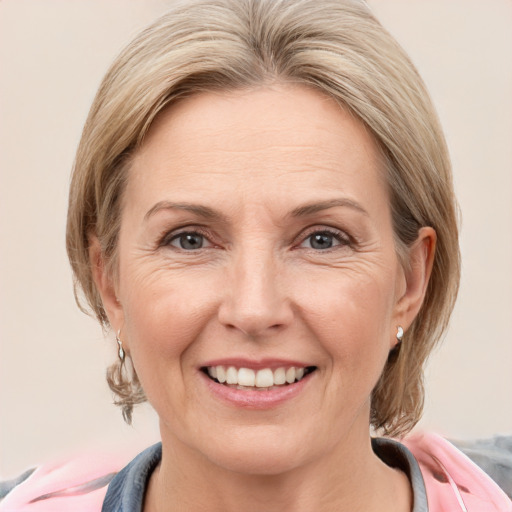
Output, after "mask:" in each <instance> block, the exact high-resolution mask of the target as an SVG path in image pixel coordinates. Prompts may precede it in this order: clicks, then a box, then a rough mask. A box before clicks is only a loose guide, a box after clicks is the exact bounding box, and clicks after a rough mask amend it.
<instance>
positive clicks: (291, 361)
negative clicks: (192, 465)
mask: <svg viewBox="0 0 512 512" xmlns="http://www.w3.org/2000/svg"><path fill="white" fill-rule="evenodd" d="M118 249H119V269H118V270H119V272H118V279H117V281H116V284H115V286H114V285H113V288H112V289H111V290H110V292H109V291H108V290H107V291H105V289H104V290H103V296H104V301H105V303H106V306H107V309H108V312H109V317H110V320H111V323H112V325H113V327H114V328H116V329H117V328H121V338H122V340H123V343H124V346H125V348H126V349H127V351H128V352H129V353H130V355H131V357H132V359H133V362H134V365H135V368H136V371H137V373H138V376H139V378H140V380H141V382H142V385H143V388H144V390H145V392H146V395H147V397H148V399H149V401H150V402H151V404H152V405H153V407H154V408H155V409H156V411H157V413H158V415H159V417H160V421H161V432H162V439H163V442H164V448H165V447H166V446H172V447H173V450H174V451H175V453H176V454H178V455H177V456H179V454H180V453H183V454H187V457H188V459H189V460H196V459H197V460H199V461H202V462H204V463H208V464H210V463H211V464H214V465H217V466H221V467H224V468H228V469H231V470H235V471H243V472H249V473H278V472H281V471H285V470H287V469H291V468H295V467H300V466H301V465H304V464H307V463H313V462H314V461H318V460H321V459H322V458H323V457H332V456H333V454H338V455H339V454H340V453H342V451H344V452H343V453H345V454H346V453H347V450H348V451H350V450H351V449H355V448H354V447H355V446H357V445H360V444H361V442H362V440H366V441H367V438H368V426H369V403H370V394H371V391H372V389H373V387H374V385H375V384H376V382H377V380H378V378H379V376H380V374H381V371H382V369H383V366H384V364H385V361H386V359H387V356H388V352H389V350H390V348H392V346H393V345H394V344H395V342H396V338H395V336H396V328H397V325H399V324H402V325H404V327H406V325H408V322H409V321H410V320H411V319H410V318H409V317H408V316H407V315H408V313H407V309H408V306H407V287H408V286H407V279H406V276H405V275H404V272H403V270H402V267H401V265H400V264H399V261H398V259H397V255H396V252H395V245H394V242H393V229H392V222H391V214H390V205H389V196H388V191H387V187H386V183H385V177H384V170H383V165H382V163H381V161H380V159H379V154H378V151H377V149H376V146H375V144H374V142H373V140H372V138H371V136H370V135H369V133H368V132H367V130H365V128H364V126H363V125H362V124H361V123H360V122H359V121H358V120H356V119H355V118H354V117H352V116H351V115H349V114H348V113H347V112H346V111H344V110H343V109H342V108H340V107H339V106H338V104H336V103H335V102H334V101H333V100H331V99H329V98H327V97H326V96H324V95H322V94H321V93H319V92H317V91H314V90H311V89H308V88H305V87H299V86H285V85H281V86H274V87H262V88H259V89H255V90H251V91H235V92H223V93H203V94H198V95H196V96H194V97H191V98H189V99H186V100H184V101H182V102H181V103H179V104H177V105H175V106H173V107H172V108H170V109H168V110H167V111H166V112H164V113H163V114H161V115H160V117H159V118H158V119H157V122H156V123H155V124H154V125H153V127H152V129H151V131H150V133H149V135H148V137H147V139H146V141H145V143H144V145H143V146H142V148H141V149H140V150H139V152H138V153H137V154H136V156H135V158H134V161H133V165H132V167H131V169H130V171H129V179H128V184H127V188H126V192H125V196H124V203H123V213H122V222H121V231H120V237H119V248H118ZM114 288H115V290H114ZM109 293H111V297H110V298H109ZM114 293H115V297H116V299H114ZM409 316H410V314H409ZM291 368H295V369H296V370H295V373H294V371H293V370H292V369H291ZM208 372H209V373H210V374H211V375H213V376H215V375H217V380H215V379H214V378H213V377H211V376H209V375H208ZM302 372H303V373H304V376H303V377H302V379H301V373H302ZM287 378H288V379H289V380H290V381H293V379H294V378H295V380H296V382H294V383H291V384H289V383H287V382H285V383H284V384H283V380H286V379H287ZM224 379H227V382H231V384H227V383H226V382H224V383H221V382H219V380H220V381H221V380H224ZM366 441H364V442H366ZM191 458H192V459H191Z"/></svg>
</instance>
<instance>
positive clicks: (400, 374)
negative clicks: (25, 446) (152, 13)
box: [67, 0, 460, 435]
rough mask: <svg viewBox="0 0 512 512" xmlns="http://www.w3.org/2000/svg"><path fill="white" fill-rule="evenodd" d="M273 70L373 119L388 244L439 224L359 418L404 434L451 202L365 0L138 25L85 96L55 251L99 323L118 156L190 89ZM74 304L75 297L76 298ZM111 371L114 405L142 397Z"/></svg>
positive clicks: (438, 323) (424, 98) (273, 2)
mask: <svg viewBox="0 0 512 512" xmlns="http://www.w3.org/2000/svg"><path fill="white" fill-rule="evenodd" d="M271 82H284V83H287V82H288V83H298V84H304V85H306V86H310V87H314V88H316V89H318V90H320V91H322V92H323V93H325V94H327V95H329V96H330V97H332V98H334V99H336V100H337V101H338V102H339V103H340V104H341V105H343V107H344V108H346V109H347V110H349V111H350V112H352V113H353V114H354V115H355V116H357V117H358V118H359V119H360V120H361V121H362V122H363V123H364V124H365V125H366V126H367V127H368V128H369V130H370V131H371V133H372V134H373V136H374V138H375V140H376V142H377V143H378V145H379V147H380V149H381V151H382V154H383V156H384V161H385V163H386V167H387V169H386V170H387V178H388V184H389V190H390V197H391V208H392V215H393V222H394V230H395V237H396V247H397V252H398V254H399V255H400V257H401V258H402V261H403V262H406V256H407V248H408V247H409V246H410V245H411V243H412V242H413V241H414V240H415V239H416V237H417V234H418V230H419V228H420V227H422V226H431V227H433V228H434V229H435V230H436V233H437V247H436V255H435V260H434V266H433V271H432V276H431V279H430V282H429V285H428V289H427V293H426V297H425V300H424V303H423V306H422V308H421V311H420V312H419V314H418V316H417V318H416V319H415V321H414V323H413V324H412V326H411V327H410V329H409V330H408V332H407V333H406V341H404V343H403V344H402V346H401V348H400V349H399V351H396V352H392V353H391V354H390V357H389V360H388V362H387V364H386V366H385V368H384V371H383V374H382V376H381V378H380V380H379V382H378V384H377V385H376V387H375V389H374V391H373V394H372V407H371V424H372V425H373V427H374V428H376V429H381V431H382V432H383V433H385V434H389V435H403V434H405V433H406V432H408V431H409V430H410V429H411V428H412V427H413V426H414V425H415V423H416V422H417V421H418V420H419V418H420V415H421V412H422V408H423V396H424V390H423V366H424V363H425V361H426V359H427V357H428V355H429V354H430V353H431V351H432V349H433V347H434V346H435V344H436V343H437V341H438V340H439V339H440V337H441V335H442V333H443V331H444V330H445V328H446V326H447V323H448V319H449V317H450V314H451V311H452V308H453V304H454V301H455V298H456V295H457V290H458V283H459V274H460V262H459V247H458V227H457V209H456V202H455V198H454V193H453V185H452V176H451V167H450V161H449V156H448V151H447V148H446V144H445V140H444V137H443V134H442V130H441V127H440V124H439V121H438V118H437V115H436V113H435V110H434V108H433V105H432V103H431V100H430V98H429V95H428V93H427V91H426V89H425V86H424V84H423V82H422V80H421V78H420V76H419V75H418V73H417V71H416V69H415V67H414V66H413V64H412V63H411V61H410V60H409V58H408V57H407V55H406V54H405V52H404V51H403V50H402V48H401V47H400V46H399V45H398V43H397V42H396V41H395V40H394V39H393V38H392V37H391V36H390V35H389V33H388V32H387V31H386V30H385V29H384V28H383V27H382V26H381V25H380V23H379V22H378V21H377V20H376V19H375V17H374V16H373V14H372V13H371V12H370V10H369V9H368V7H367V6H366V5H365V4H364V3H363V2H360V1H355V0H322V2H318V0H191V1H187V2H184V3H181V4H179V5H178V6H176V7H175V8H174V9H172V11H170V12H168V13H167V14H166V15H164V16H163V17H161V18H160V19H158V20H157V21H156V22H155V23H153V24H152V25H151V26H150V27H149V28H147V29H146V30H144V31H143V32H142V33H141V34H140V35H139V36H138V37H137V38H136V39H135V40H134V41H133V42H132V43H131V44H130V45H129V46H128V47H127V48H126V49H125V50H124V51H123V52H122V53H121V54H120V55H119V57H118V58H117V59H116V60H115V62H114V63H113V65H112V67H111V68H110V70H109V71H108V72H107V74H106V76H105V78H104V80H103V82H102V84H101V86H100V88H99V90H98V93H97V95H96V98H95V99H94V102H93V104H92V107H91V110H90V113H89V116H88V119H87V122H86V124H85V127H84V131H83V134H82V138H81V141H80V145H79V147H78V151H77V155H76V161H75V166H74V173H73V178H72V183H71V190H70V199H69V213H68V225H67V250H68V255H69V259H70V261H71V265H72V267H73V271H74V275H75V279H76V288H75V289H76V290H77V289H80V288H81V290H82V291H83V294H84V295H85V299H86V301H87V302H88V304H89V306H90V307H91V308H92V310H93V312H94V313H95V314H96V316H97V318H98V319H99V321H100V322H101V323H102V324H103V325H104V326H108V319H107V316H106V314H105V310H104V308H103V305H102V302H101V299H100V295H99V293H98V290H97V289H96V287H95V285H94V281H93V278H92V272H91V266H92V262H91V261H90V260H89V251H88V249H89V241H90V237H91V235H95V236H96V237H97V238H98V240H99V242H100V245H101V250H102V252H103V256H104V258H105V260H106V261H107V262H108V264H109V268H110V271H111V272H115V268H116V247H117V237H118V233H119V224H120V210H121V198H122V195H123V189H124V186H125V181H126V176H127V169H128V168H129V164H130V158H131V156H132V155H133V154H134V152H136V151H137V149H138V148H139V147H140V145H141V144H142V142H143V140H144V136H145V134H146V133H147V131H148V129H149V127H150V126H151V124H152V122H153V121H154V119H155V117H156V116H157V115H158V114H159V112H161V111H162V110H163V109H164V108H166V107H168V106H169V105H171V104H173V103H175V102H177V101H179V100H180V99H181V98H183V97H186V96H190V95H192V94H197V93H199V92H201V91H208V90H215V89H217V90H219V89H220V90H224V89H236V88H248V87H253V86H257V85H260V84H265V83H271ZM79 303H81V302H80V301H79ZM108 379H109V384H110V386H111V388H112V389H113V391H114V392H115V393H116V394H117V396H118V401H117V403H118V404H119V405H121V406H122V407H123V413H124V415H125V418H127V419H128V421H129V420H130V417H131V411H132V407H133V405H134V404H135V403H138V402H140V401H143V400H144V394H143V391H142V389H141V387H140V383H139V381H138V379H137V376H136V374H135V373H134V372H132V375H131V376H128V377H127V376H126V375H124V374H123V372H122V371H121V368H120V367H119V366H118V365H117V363H116V364H114V365H113V366H112V367H111V369H110V370H109V377H108Z"/></svg>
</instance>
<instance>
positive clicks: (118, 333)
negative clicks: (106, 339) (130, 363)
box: [116, 329, 126, 364]
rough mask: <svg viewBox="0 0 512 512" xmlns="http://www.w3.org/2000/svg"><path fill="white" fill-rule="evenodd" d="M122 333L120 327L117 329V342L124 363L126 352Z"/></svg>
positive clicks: (120, 357)
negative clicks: (121, 338)
mask: <svg viewBox="0 0 512 512" xmlns="http://www.w3.org/2000/svg"><path fill="white" fill-rule="evenodd" d="M120 334H121V329H119V330H118V331H117V334H116V341H117V344H118V345H119V351H118V355H119V359H120V360H121V364H123V363H124V359H125V357H126V354H125V352H124V349H123V342H122V341H121V340H120V338H119V335H120Z"/></svg>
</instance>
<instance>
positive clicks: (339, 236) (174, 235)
mask: <svg viewBox="0 0 512 512" xmlns="http://www.w3.org/2000/svg"><path fill="white" fill-rule="evenodd" d="M181 229H182V230H181V231H177V232H176V231H171V232H166V233H165V234H164V235H163V236H162V237H161V239H160V241H159V242H158V247H169V246H171V242H173V241H175V240H178V239H179V238H180V237H182V236H185V235H195V236H197V235H199V236H201V237H203V238H204V239H206V240H207V241H208V242H209V243H210V244H212V245H213V246H215V244H214V243H213V242H212V241H211V237H210V234H209V232H208V231H207V230H205V229H202V228H199V227H196V226H187V227H184V228H181ZM314 235H329V236H332V237H333V238H335V239H336V241H337V242H339V244H338V245H335V246H333V247H329V248H326V249H314V248H312V247H306V248H305V249H308V250H311V251H314V252H328V251H332V250H336V248H337V247H346V246H349V247H352V246H353V239H352V237H350V235H348V234H347V233H345V232H343V231H340V230H337V229H334V228H329V227H322V228H310V230H308V231H307V232H306V233H305V234H304V233H301V235H300V236H299V237H297V238H296V240H297V242H294V245H295V247H294V248H295V249H298V248H300V247H301V245H302V244H303V243H305V242H306V241H307V240H308V239H310V238H311V237H312V236H314ZM171 247H172V246H171ZM209 248H210V247H200V248H199V249H197V250H186V249H183V248H178V247H173V249H175V250H177V251H181V252H197V251H198V250H200V249H209Z"/></svg>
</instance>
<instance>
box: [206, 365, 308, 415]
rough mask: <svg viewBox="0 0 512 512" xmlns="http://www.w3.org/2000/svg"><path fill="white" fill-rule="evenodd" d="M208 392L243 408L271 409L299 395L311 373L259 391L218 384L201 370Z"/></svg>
mask: <svg viewBox="0 0 512 512" xmlns="http://www.w3.org/2000/svg"><path fill="white" fill-rule="evenodd" d="M199 373H200V375H201V377H202V378H203V380H204V382H205V383H206V385H207V386H208V388H209V390H210V392H211V393H212V394H213V395H214V396H215V397H216V398H218V399H220V400H222V401H223V402H226V403H228V404H230V405H233V406H235V407H240V408H243V409H271V408H273V407H277V406H279V405H281V404H283V403H285V402H287V401H288V400H292V399H293V398H295V397H296V396H297V395H299V394H300V393H301V392H302V391H303V390H304V388H305V387H306V386H307V384H308V382H309V380H310V379H311V377H312V375H313V373H309V374H308V375H306V376H305V377H303V378H302V379H301V380H300V381H299V382H294V383H293V384H288V385H287V386H280V387H275V388H273V389H265V390H261V391H256V390H254V391H253V390H250V389H248V390H246V389H237V388H232V387H230V386H225V385H224V384H219V383H218V382H215V381H214V380H212V379H210V378H209V377H208V376H207V375H205V374H204V373H203V372H199Z"/></svg>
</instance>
